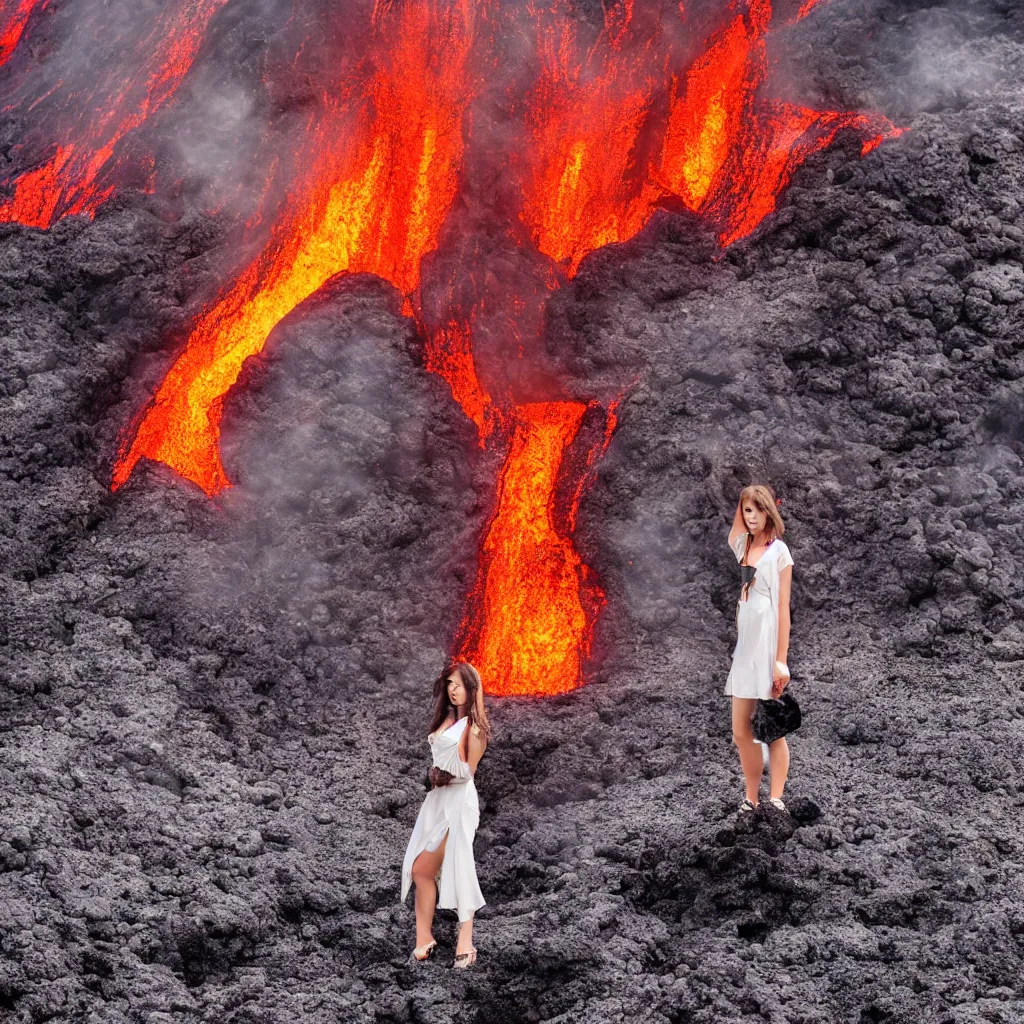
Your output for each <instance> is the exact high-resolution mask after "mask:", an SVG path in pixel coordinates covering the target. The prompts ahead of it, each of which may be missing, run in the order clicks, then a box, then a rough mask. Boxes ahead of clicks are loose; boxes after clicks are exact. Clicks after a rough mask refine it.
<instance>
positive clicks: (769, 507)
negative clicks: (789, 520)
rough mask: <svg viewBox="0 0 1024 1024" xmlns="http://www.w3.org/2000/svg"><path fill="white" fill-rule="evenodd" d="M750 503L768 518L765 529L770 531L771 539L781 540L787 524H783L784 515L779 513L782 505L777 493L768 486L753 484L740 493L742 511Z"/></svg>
mask: <svg viewBox="0 0 1024 1024" xmlns="http://www.w3.org/2000/svg"><path fill="white" fill-rule="evenodd" d="M748 501H749V502H750V504H751V505H753V506H754V508H756V509H757V510H758V511H759V512H762V513H764V515H765V517H766V518H767V522H766V523H765V529H766V530H768V531H770V533H771V539H772V540H776V539H779V538H781V537H782V535H783V534H784V533H785V532H786V524H785V523H783V521H782V513H781V512H779V505H781V504H782V503H781V502H780V501H778V500H777V499H776V497H775V492H774V491H773V490H772V489H771V488H770V487H769V486H768V485H767V484H753V485H751V486H750V487H744V488H743V490H742V491H740V509H741V511H742V508H743V506H744V504H745V503H746V502H748Z"/></svg>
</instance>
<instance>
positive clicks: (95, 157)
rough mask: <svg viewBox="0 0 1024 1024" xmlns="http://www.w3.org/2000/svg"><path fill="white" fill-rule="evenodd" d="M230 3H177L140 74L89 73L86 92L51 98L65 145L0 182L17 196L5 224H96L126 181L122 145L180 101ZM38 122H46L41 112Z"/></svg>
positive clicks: (0, 211) (150, 44)
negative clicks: (64, 220) (79, 217)
mask: <svg viewBox="0 0 1024 1024" xmlns="http://www.w3.org/2000/svg"><path fill="white" fill-rule="evenodd" d="M226 2H227V0H176V2H175V3H172V4H171V5H169V6H168V7H167V8H165V9H164V10H163V11H162V12H161V13H160V14H159V15H158V16H157V17H156V18H155V20H154V24H153V27H152V29H151V30H150V32H149V33H148V35H147V36H146V37H145V38H144V39H142V40H141V41H140V42H139V44H138V51H137V52H138V54H140V55H141V56H140V57H138V59H139V61H140V65H139V66H138V67H136V68H133V69H132V70H131V71H130V72H128V73H127V74H126V73H125V72H124V71H123V69H118V68H117V67H111V66H107V67H104V68H102V69H100V70H98V71H91V72H90V77H91V79H92V80H91V81H90V82H89V83H88V86H87V87H86V86H85V85H82V86H81V88H78V87H75V88H72V87H70V86H65V84H64V83H63V82H61V83H59V84H58V86H57V87H56V88H55V89H53V90H51V93H50V95H49V96H48V97H47V99H48V101H49V104H50V108H54V109H48V110H47V113H48V117H49V118H51V119H53V120H54V121H60V122H62V124H63V132H62V133H63V135H64V138H63V139H62V140H61V141H58V142H57V143H56V144H54V145H52V146H51V147H50V155H49V156H48V157H46V158H44V159H41V160H40V161H39V163H38V164H37V165H36V166H35V167H33V168H31V169H29V170H27V171H25V172H24V173H22V174H20V175H18V176H16V177H15V178H14V179H13V181H12V180H7V181H2V180H0V191H7V192H9V193H10V195H9V197H8V198H7V199H6V200H0V223H6V222H10V221H16V222H17V223H19V224H25V225H28V226H29V227H36V228H48V227H50V226H51V225H52V224H54V223H55V222H56V221H57V220H58V219H60V218H61V217H66V216H69V215H71V214H86V215H87V216H89V217H93V216H95V213H96V211H97V210H98V209H99V207H100V206H101V205H102V204H103V203H104V202H106V201H107V200H108V199H109V198H110V197H111V195H113V193H114V191H115V189H116V188H117V185H118V179H119V177H120V175H121V174H123V173H124V169H123V168H122V167H120V166H119V161H118V159H117V150H118V146H119V144H120V143H121V141H122V140H123V139H124V138H125V137H126V136H127V135H129V134H130V133H131V132H133V131H135V130H136V129H137V128H139V127H140V126H141V125H142V124H144V123H145V122H146V121H147V119H148V118H150V117H151V116H152V115H153V114H154V113H156V111H158V110H159V109H161V108H162V107H164V106H165V105H166V104H168V103H169V102H170V101H171V100H172V99H173V98H174V95H175V93H176V92H177V89H178V86H179V85H180V84H181V82H182V80H183V79H184V77H185V75H186V74H187V73H188V72H189V70H190V69H191V67H192V63H193V61H194V60H195V57H196V54H197V52H198V50H199V47H200V44H201V43H202V41H203V37H204V35H205V32H206V28H207V26H208V24H209V22H210V20H211V19H212V18H213V16H214V15H215V14H216V13H217V11H219V10H220V8H221V7H223V6H224V4H225V3H226ZM25 6H26V5H25V4H22V7H25ZM26 17H27V16H26ZM22 27H24V26H22ZM19 35H20V33H19ZM32 107H33V108H34V107H35V104H34V103H33V104H32ZM32 116H33V118H34V119H39V117H40V112H39V111H35V110H34V111H33V114H32ZM22 148H24V147H22Z"/></svg>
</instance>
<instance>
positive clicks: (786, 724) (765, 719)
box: [751, 691, 800, 743]
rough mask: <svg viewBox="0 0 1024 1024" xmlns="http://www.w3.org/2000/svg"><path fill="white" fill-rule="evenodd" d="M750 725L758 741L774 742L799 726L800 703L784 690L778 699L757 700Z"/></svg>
mask: <svg viewBox="0 0 1024 1024" xmlns="http://www.w3.org/2000/svg"><path fill="white" fill-rule="evenodd" d="M751 725H752V728H753V731H754V739H755V740H757V741H758V743H774V742H775V741H776V740H778V739H781V738H782V737H783V736H788V735H789V734H790V733H791V732H793V731H794V730H796V729H799V728H800V705H799V704H797V702H796V698H795V697H792V696H791V695H790V694H788V693H786V692H785V691H783V694H782V696H781V697H779V698H778V700H759V701H758V702H757V710H756V711H755V712H754V719H753V721H752V723H751Z"/></svg>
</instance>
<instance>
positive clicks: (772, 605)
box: [725, 533, 793, 700]
mask: <svg viewBox="0 0 1024 1024" xmlns="http://www.w3.org/2000/svg"><path fill="white" fill-rule="evenodd" d="M746 547H747V534H745V533H741V534H740V535H739V536H738V537H737V538H736V540H735V542H734V543H733V545H732V550H733V554H735V555H736V561H737V562H742V561H743V553H744V551H745V550H746ZM792 564H793V556H792V555H791V554H790V553H789V548H788V547H786V545H785V544H783V543H782V541H781V540H778V539H776V540H773V541H772V542H771V544H769V545H768V548H767V549H766V550H765V552H764V554H763V555H762V556H761V558H760V560H759V561H758V563H757V565H756V566H754V568H755V569H756V570H757V572H756V574H755V576H754V582H753V583H752V584H751V585H750V591H749V594H748V596H747V600H746V601H742V600H740V601H737V603H736V648H735V650H734V651H733V652H732V669H731V670H730V672H729V678H728V679H727V680H726V683H725V692H726V694H727V695H728V696H730V697H750V698H754V699H757V700H768V699H769V698H770V697H771V695H772V675H773V673H774V669H775V655H776V654H777V653H778V643H779V577H780V574H781V573H782V570H783V569H785V568H786V567H787V566H789V565H792Z"/></svg>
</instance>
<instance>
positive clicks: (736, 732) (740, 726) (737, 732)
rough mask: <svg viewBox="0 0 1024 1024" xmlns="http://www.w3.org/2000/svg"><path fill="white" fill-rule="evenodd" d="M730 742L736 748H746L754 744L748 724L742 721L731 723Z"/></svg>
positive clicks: (751, 730) (752, 731) (752, 734)
mask: <svg viewBox="0 0 1024 1024" xmlns="http://www.w3.org/2000/svg"><path fill="white" fill-rule="evenodd" d="M732 741H733V743H734V744H735V745H736V746H737V747H740V746H748V745H749V744H751V743H753V742H754V730H753V729H752V728H751V725H750V722H748V721H746V720H744V721H741V722H733V723H732Z"/></svg>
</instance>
